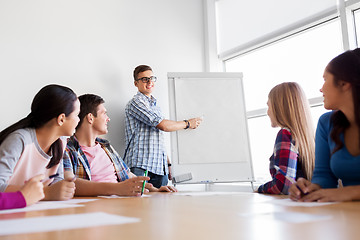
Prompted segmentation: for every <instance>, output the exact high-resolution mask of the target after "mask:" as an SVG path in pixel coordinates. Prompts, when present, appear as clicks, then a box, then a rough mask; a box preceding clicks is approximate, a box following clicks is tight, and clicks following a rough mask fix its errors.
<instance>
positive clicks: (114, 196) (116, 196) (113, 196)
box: [98, 194, 151, 198]
mask: <svg viewBox="0 0 360 240" xmlns="http://www.w3.org/2000/svg"><path fill="white" fill-rule="evenodd" d="M98 197H101V198H138V196H118V195H110V196H98ZM141 197H151V195H146V194H143V195H142V196H141Z"/></svg>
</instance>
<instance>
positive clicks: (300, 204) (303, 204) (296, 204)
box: [270, 198, 336, 207]
mask: <svg viewBox="0 0 360 240" xmlns="http://www.w3.org/2000/svg"><path fill="white" fill-rule="evenodd" d="M270 202H271V203H274V204H277V205H282V206H287V207H320V206H324V205H329V204H335V203H336V202H295V201H292V200H291V199H289V198H287V199H276V200H273V201H270Z"/></svg>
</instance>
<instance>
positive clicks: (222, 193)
mask: <svg viewBox="0 0 360 240" xmlns="http://www.w3.org/2000/svg"><path fill="white" fill-rule="evenodd" d="M240 194H242V195H249V194H250V195H252V194H253V193H247V192H212V191H209V192H176V193H172V195H177V196H215V195H240Z"/></svg>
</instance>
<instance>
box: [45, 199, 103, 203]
mask: <svg viewBox="0 0 360 240" xmlns="http://www.w3.org/2000/svg"><path fill="white" fill-rule="evenodd" d="M96 200H99V199H96V198H87V199H85V198H84V199H82V198H72V199H69V200H65V201H56V202H58V203H64V204H69V203H70V204H76V203H87V202H92V201H96ZM41 202H54V201H41Z"/></svg>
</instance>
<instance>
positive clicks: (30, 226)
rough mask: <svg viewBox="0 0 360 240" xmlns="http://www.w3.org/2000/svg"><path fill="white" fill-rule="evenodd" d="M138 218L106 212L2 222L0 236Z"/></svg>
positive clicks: (97, 224) (119, 222) (128, 221)
mask: <svg viewBox="0 0 360 240" xmlns="http://www.w3.org/2000/svg"><path fill="white" fill-rule="evenodd" d="M139 221H140V219H138V218H131V217H124V216H119V215H114V214H108V213H104V212H94V213H81V214H68V215H60V216H45V217H34V218H21V219H10V220H0V226H1V228H0V235H10V234H25V233H34V232H49V231H60V230H67V229H76V228H88V227H97V226H104V225H118V224H125V223H136V222H139Z"/></svg>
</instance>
